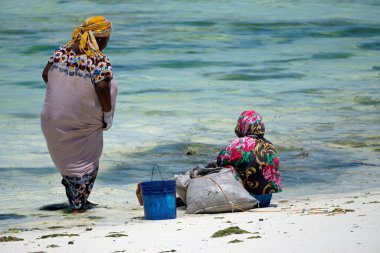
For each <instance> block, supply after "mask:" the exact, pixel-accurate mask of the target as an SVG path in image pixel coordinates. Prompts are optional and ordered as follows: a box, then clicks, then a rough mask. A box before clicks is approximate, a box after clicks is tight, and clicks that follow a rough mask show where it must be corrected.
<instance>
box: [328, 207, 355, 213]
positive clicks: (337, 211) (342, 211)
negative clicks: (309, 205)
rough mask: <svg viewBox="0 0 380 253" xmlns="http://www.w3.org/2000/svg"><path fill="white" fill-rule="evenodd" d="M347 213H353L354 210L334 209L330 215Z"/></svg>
mask: <svg viewBox="0 0 380 253" xmlns="http://www.w3.org/2000/svg"><path fill="white" fill-rule="evenodd" d="M348 212H355V210H354V209H344V208H339V207H337V208H335V209H334V210H332V211H331V212H330V213H331V214H345V213H348Z"/></svg>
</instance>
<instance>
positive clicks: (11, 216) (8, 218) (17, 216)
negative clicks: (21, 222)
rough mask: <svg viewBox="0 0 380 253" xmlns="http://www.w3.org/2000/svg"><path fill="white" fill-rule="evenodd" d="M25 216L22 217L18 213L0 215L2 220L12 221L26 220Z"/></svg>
mask: <svg viewBox="0 0 380 253" xmlns="http://www.w3.org/2000/svg"><path fill="white" fill-rule="evenodd" d="M25 217H26V216H25V215H20V214H17V213H2V214H0V220H10V219H15V220H17V219H24V218H25Z"/></svg>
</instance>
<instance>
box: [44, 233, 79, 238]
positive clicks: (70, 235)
mask: <svg viewBox="0 0 380 253" xmlns="http://www.w3.org/2000/svg"><path fill="white" fill-rule="evenodd" d="M63 236H68V237H72V236H79V235H78V234H50V235H43V236H41V237H38V239H46V238H54V237H63Z"/></svg>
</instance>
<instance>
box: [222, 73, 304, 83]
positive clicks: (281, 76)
mask: <svg viewBox="0 0 380 253" xmlns="http://www.w3.org/2000/svg"><path fill="white" fill-rule="evenodd" d="M302 77H304V75H303V74H299V73H283V74H269V75H250V74H228V75H224V76H221V77H219V78H218V80H231V81H260V80H266V79H293V78H294V79H299V78H302Z"/></svg>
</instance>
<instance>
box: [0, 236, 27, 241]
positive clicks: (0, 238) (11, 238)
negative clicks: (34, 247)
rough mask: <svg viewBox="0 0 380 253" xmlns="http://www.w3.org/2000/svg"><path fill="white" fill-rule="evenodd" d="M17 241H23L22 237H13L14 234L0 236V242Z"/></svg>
mask: <svg viewBox="0 0 380 253" xmlns="http://www.w3.org/2000/svg"><path fill="white" fill-rule="evenodd" d="M17 241H24V239H23V238H18V237H14V236H1V237H0V242H17Z"/></svg>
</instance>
